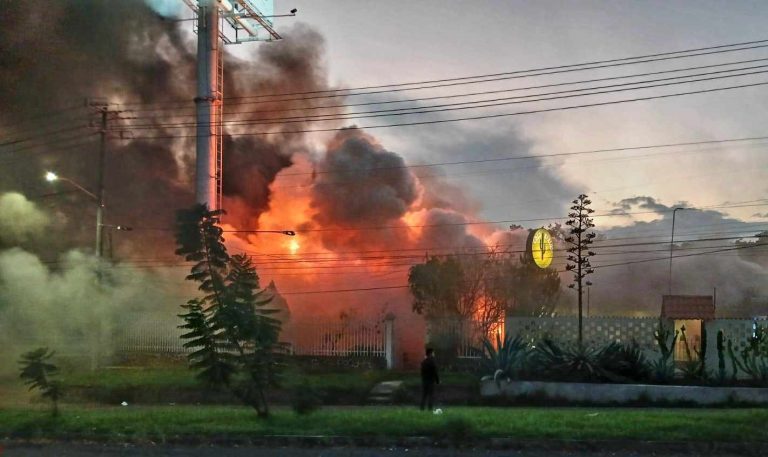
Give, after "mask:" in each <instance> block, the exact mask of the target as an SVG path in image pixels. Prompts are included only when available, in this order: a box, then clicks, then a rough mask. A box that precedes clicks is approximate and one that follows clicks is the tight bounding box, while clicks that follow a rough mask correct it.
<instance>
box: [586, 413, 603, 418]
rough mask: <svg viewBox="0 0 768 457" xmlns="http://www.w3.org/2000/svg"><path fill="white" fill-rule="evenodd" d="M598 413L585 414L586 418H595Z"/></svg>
mask: <svg viewBox="0 0 768 457" xmlns="http://www.w3.org/2000/svg"><path fill="white" fill-rule="evenodd" d="M598 414H600V413H589V414H587V417H597V415H598Z"/></svg>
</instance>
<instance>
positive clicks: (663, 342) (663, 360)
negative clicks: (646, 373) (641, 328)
mask: <svg viewBox="0 0 768 457" xmlns="http://www.w3.org/2000/svg"><path fill="white" fill-rule="evenodd" d="M670 336H671V337H672V340H671V341H670V340H669V338H670ZM678 336H679V333H678V331H677V330H675V333H674V336H673V335H672V331H671V330H669V329H668V328H667V327H665V326H664V320H663V319H661V318H659V327H658V328H657V329H656V331H655V332H653V338H654V339H655V340H656V345H657V346H658V347H659V352H661V356H660V357H659V359H658V360H657V361H656V362H654V364H653V368H654V371H655V374H656V379H658V380H659V381H660V382H666V381H668V380H670V379H671V378H672V377H673V376H674V373H675V365H674V361H672V355H673V351H674V348H675V343H677V338H678Z"/></svg>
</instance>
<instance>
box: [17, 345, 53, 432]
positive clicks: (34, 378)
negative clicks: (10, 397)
mask: <svg viewBox="0 0 768 457" xmlns="http://www.w3.org/2000/svg"><path fill="white" fill-rule="evenodd" d="M53 355H54V352H53V351H49V350H48V348H40V349H36V350H34V351H30V352H27V353H26V354H24V355H22V356H21V359H20V360H19V365H21V368H20V373H19V377H20V378H21V379H22V380H24V384H26V385H27V386H29V390H39V391H40V393H41V394H42V396H43V398H47V399H49V400H50V401H51V415H52V416H53V417H57V416H58V415H59V399H61V382H60V381H59V380H57V379H55V378H56V376H57V375H58V373H59V369H58V367H56V365H54V364H52V363H51V362H50V361H49V360H50V359H51V357H53Z"/></svg>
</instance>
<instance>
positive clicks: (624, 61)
mask: <svg viewBox="0 0 768 457" xmlns="http://www.w3.org/2000/svg"><path fill="white" fill-rule="evenodd" d="M766 42H768V40H758V41H750V42H745V43H740V44H726V45H719V46H710V47H705V48H696V49H689V50H685V51H673V52H665V53H657V54H649V55H645V56H635V57H625V58H620V59H610V60H598V61H592V62H585V63H580V64H571V65H559V66H553V67H543V68H537V69H529V70H517V71H511V72H503V73H491V74H485V75H475V76H463V77H458V78H445V79H439V80H429V81H419V82H410V83H395V84H387V85H380V86H364V87H357V88H346V89H326V90H318V91H307V92H292V93H278V94H274V93H273V94H261V95H246V96H239V97H225V100H235V99H254V98H264V97H277V96H290V95H302V97H299V98H288V99H270V100H261V101H252V102H247V103H248V104H255V103H273V102H286V101H296V100H310V99H317V98H334V97H341V96H344V97H350V96H359V95H372V94H379V93H392V92H402V91H409V90H422V89H432V88H437V87H449V86H458V85H466V84H478V83H485V82H492V81H500V80H506V79H516V78H528V77H534V76H544V75H553V74H560V73H569V72H573V71H584V70H594V69H601V68H611V67H617V66H623V65H636V64H641V63H649V62H659V61H665V60H673V59H681V58H690V57H699V56H704V55H713V54H723V53H729V52H738V51H748V50H753V49H760V48H765V47H768V44H759V43H766ZM747 45H755V46H747ZM737 46H743V47H740V48H736V49H724V48H733V47H737ZM699 51H708V52H699ZM678 54H686V55H678ZM639 59H644V60H639ZM588 65H591V66H588ZM548 70H554V71H548ZM535 72H538V73H535ZM526 73H533V74H526ZM480 78H485V79H480ZM473 80H476V81H473ZM425 84H426V85H425ZM404 86H417V87H404ZM387 87H390V88H392V87H395V89H386V90H379V91H368V90H369V89H377V88H387ZM355 90H366V91H367V92H359V93H355V92H352V91H355ZM339 92H346V93H339ZM329 93H332V95H314V94H329ZM168 103H176V104H179V103H183V104H185V105H186V104H188V103H189V102H188V101H187V100H177V101H175V102H174V101H165V102H158V103H144V102H141V103H113V105H117V106H142V105H144V106H147V105H157V104H168ZM232 104H233V103H228V105H232ZM134 111H135V110H134Z"/></svg>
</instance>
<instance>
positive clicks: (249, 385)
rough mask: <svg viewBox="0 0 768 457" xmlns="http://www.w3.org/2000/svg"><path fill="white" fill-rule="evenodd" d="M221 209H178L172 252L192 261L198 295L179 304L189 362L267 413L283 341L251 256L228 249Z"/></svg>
mask: <svg viewBox="0 0 768 457" xmlns="http://www.w3.org/2000/svg"><path fill="white" fill-rule="evenodd" d="M220 214H222V212H221V211H208V210H207V208H206V207H205V206H204V205H196V206H195V207H193V208H192V209H190V210H182V211H179V212H178V216H177V223H176V241H177V244H178V249H177V250H176V254H178V255H181V256H183V257H184V258H185V260H187V261H191V262H195V264H194V266H193V267H192V270H191V272H190V274H189V275H188V276H187V279H188V280H191V281H195V282H197V283H199V287H198V289H199V290H200V291H201V292H202V293H203V296H202V297H200V298H194V299H192V300H189V301H188V302H187V304H186V305H182V307H183V308H184V310H185V313H183V314H181V315H179V317H181V318H182V319H183V320H184V323H183V324H182V325H181V326H180V327H181V328H183V329H184V330H185V333H184V334H183V335H181V338H182V339H184V340H186V342H185V343H184V346H185V347H187V348H191V349H193V352H192V353H190V354H189V356H188V358H189V362H190V366H191V367H192V368H194V369H196V370H198V374H197V375H198V378H200V379H202V380H204V381H206V382H207V383H209V384H210V385H213V386H222V387H226V388H229V389H230V390H231V391H232V393H233V394H234V395H236V396H237V397H238V398H239V399H240V400H241V401H242V402H243V403H245V404H247V405H249V406H251V407H253V408H254V409H256V411H257V412H258V414H259V416H262V417H266V416H268V415H269V405H268V404H267V398H266V394H265V390H266V388H267V387H269V386H271V385H274V384H276V381H277V376H278V374H279V370H280V368H281V367H282V362H281V359H282V355H283V352H284V349H285V348H284V345H283V344H281V343H279V342H278V338H279V335H280V321H279V320H277V319H276V318H275V317H274V316H273V315H274V314H275V313H276V312H277V310H275V309H271V308H269V306H268V305H269V303H270V301H271V299H272V297H268V296H267V293H266V291H265V290H262V289H260V288H259V277H258V275H257V274H256V268H255V267H254V265H253V263H252V262H251V259H250V258H249V257H247V256H245V255H232V256H230V255H229V253H227V248H226V246H225V245H224V239H223V236H222V233H223V231H222V229H221V227H219V215H220Z"/></svg>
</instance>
